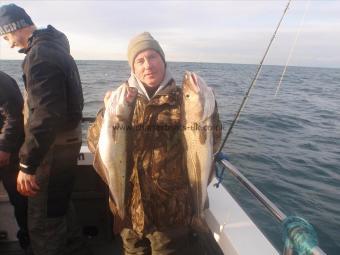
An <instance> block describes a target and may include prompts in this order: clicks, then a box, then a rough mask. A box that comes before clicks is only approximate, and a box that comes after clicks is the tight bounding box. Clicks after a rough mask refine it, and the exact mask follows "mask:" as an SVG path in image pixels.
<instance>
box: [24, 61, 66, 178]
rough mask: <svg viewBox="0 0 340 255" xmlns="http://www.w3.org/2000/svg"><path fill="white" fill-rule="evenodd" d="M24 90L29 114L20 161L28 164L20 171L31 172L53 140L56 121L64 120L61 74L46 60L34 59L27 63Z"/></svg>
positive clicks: (63, 91)
mask: <svg viewBox="0 0 340 255" xmlns="http://www.w3.org/2000/svg"><path fill="white" fill-rule="evenodd" d="M26 90H27V94H28V105H29V112H30V114H29V119H28V123H27V131H26V137H25V142H24V144H23V146H22V147H21V150H20V163H21V164H24V165H26V166H27V167H28V168H26V169H22V170H23V171H24V172H26V173H28V174H33V173H35V171H36V168H37V166H38V165H39V164H40V163H41V162H42V160H43V158H44V156H45V154H46V152H47V151H48V149H49V148H50V146H51V145H52V143H53V142H54V140H55V137H56V134H57V132H58V131H59V129H60V123H65V116H67V102H66V88H65V75H64V74H63V72H62V71H61V70H60V69H59V68H58V67H57V66H56V65H54V64H51V63H49V62H46V61H41V62H39V63H35V64H34V65H31V66H30V67H29V71H28V73H27V77H26Z"/></svg>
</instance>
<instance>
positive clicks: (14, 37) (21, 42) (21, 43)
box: [2, 30, 28, 49]
mask: <svg viewBox="0 0 340 255" xmlns="http://www.w3.org/2000/svg"><path fill="white" fill-rule="evenodd" d="M2 38H3V39H4V40H5V41H7V42H8V43H9V46H10V47H11V48H14V47H18V48H19V49H23V48H27V46H28V45H27V38H26V36H25V35H24V33H22V31H20V30H16V31H14V32H11V33H7V34H4V35H2Z"/></svg>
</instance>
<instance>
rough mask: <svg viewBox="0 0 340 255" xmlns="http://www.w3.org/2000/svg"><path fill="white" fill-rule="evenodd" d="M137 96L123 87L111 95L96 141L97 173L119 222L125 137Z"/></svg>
mask: <svg viewBox="0 0 340 255" xmlns="http://www.w3.org/2000/svg"><path fill="white" fill-rule="evenodd" d="M136 96H137V90H136V89H134V88H130V87H128V86H127V85H125V84H124V85H122V86H120V87H118V88H117V89H116V90H115V91H113V92H112V93H111V96H110V98H109V99H108V101H107V103H106V105H105V113H104V118H103V122H102V126H101V130H100V136H99V141H98V152H99V158H100V160H98V161H99V162H100V164H99V165H100V166H99V167H96V171H97V172H98V173H99V175H100V176H101V177H102V178H103V179H104V181H105V182H106V184H107V185H108V187H109V191H110V198H111V200H112V202H113V204H114V207H115V210H116V212H114V213H118V215H119V216H120V218H121V219H124V217H125V186H126V171H127V169H126V167H127V166H126V157H127V144H126V134H127V126H128V119H129V116H130V113H131V110H132V107H131V103H132V102H133V101H134V100H135V98H136ZM111 209H112V208H111Z"/></svg>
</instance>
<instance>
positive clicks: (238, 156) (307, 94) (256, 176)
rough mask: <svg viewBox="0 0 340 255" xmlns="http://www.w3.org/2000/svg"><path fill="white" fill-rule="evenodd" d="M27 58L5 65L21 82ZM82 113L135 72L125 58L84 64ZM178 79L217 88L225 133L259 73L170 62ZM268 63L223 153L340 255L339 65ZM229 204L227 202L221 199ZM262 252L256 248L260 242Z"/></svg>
mask: <svg viewBox="0 0 340 255" xmlns="http://www.w3.org/2000/svg"><path fill="white" fill-rule="evenodd" d="M20 63H21V61H4V60H1V61H0V69H1V70H2V71H5V72H6V73H8V74H10V75H11V76H13V77H14V78H15V79H16V80H17V81H18V83H19V84H20V86H21V87H22V86H23V83H22V79H21V70H20ZM77 63H78V67H79V70H80V75H81V79H82V82H83V89H84V97H85V108H84V116H95V114H96V112H97V110H98V109H99V108H100V107H101V105H102V99H103V97H104V94H105V92H106V91H107V90H109V89H114V88H115V87H117V86H118V85H119V84H121V83H122V82H123V81H125V80H126V79H127V78H128V76H129V67H128V64H127V62H119V61H78V62H77ZM169 67H170V70H171V71H172V73H173V74H174V76H175V78H176V81H177V83H178V84H181V81H182V77H183V73H184V70H191V71H196V72H198V73H199V74H200V75H201V76H202V77H203V78H204V79H205V80H206V81H207V83H208V84H209V85H210V86H211V87H213V88H214V90H215V92H216V95H217V102H218V106H219V112H220V118H221V120H222V121H223V124H224V132H226V131H227V129H228V127H229V125H230V123H231V121H232V119H233V117H234V115H235V113H236V111H237V109H238V107H239V105H240V103H241V100H242V98H243V96H244V94H245V91H246V90H247V88H248V86H249V84H250V82H251V79H252V77H253V75H254V73H255V70H256V66H255V65H234V64H208V63H169ZM282 69H283V67H279V66H265V67H264V68H263V71H262V74H261V75H260V77H259V80H258V82H257V84H256V87H255V89H254V90H253V92H252V94H251V96H250V99H249V101H248V104H247V106H246V107H245V109H244V112H243V113H242V114H241V117H240V120H239V122H238V123H237V125H236V126H235V127H234V130H233V133H232V135H231V137H230V138H229V140H228V142H227V144H226V146H225V148H224V152H226V153H227V154H228V155H229V157H230V160H231V162H232V163H233V164H234V165H236V166H237V167H238V168H239V169H240V170H241V172H242V173H243V174H244V175H245V176H246V177H247V178H249V180H251V181H252V182H253V183H254V184H255V185H256V186H257V187H258V188H259V189H260V190H261V191H262V192H263V193H264V194H265V195H267V196H268V197H269V199H270V200H272V201H273V202H274V203H275V204H276V205H277V206H278V207H279V208H280V209H281V210H282V211H283V212H284V213H285V214H287V215H298V216H301V217H303V218H305V219H307V220H308V221H309V222H310V223H312V224H313V225H314V226H315V227H316V230H317V233H318V236H319V242H320V246H321V248H322V249H323V250H324V251H326V252H327V254H329V255H338V254H340V103H339V102H340V69H326V68H305V67H289V68H288V70H287V72H286V75H285V78H284V80H283V83H282V85H281V89H280V92H279V94H278V96H277V97H276V98H275V97H274V94H275V90H276V87H277V84H278V81H279V79H280V75H281V73H282ZM225 178H226V180H225V185H226V186H227V187H228V188H229V189H230V191H231V192H232V194H233V195H234V196H235V197H236V199H237V200H238V201H239V202H240V203H241V204H242V206H243V207H244V208H245V211H246V212H247V213H248V214H249V215H250V216H251V217H252V218H253V219H254V220H255V222H256V223H257V224H258V225H259V226H260V228H261V229H262V230H263V231H264V233H265V234H266V235H267V237H268V238H269V239H270V240H271V241H272V242H273V243H274V245H275V246H276V247H277V248H278V249H279V250H282V246H283V243H282V240H281V239H282V238H281V229H280V225H279V224H278V223H277V222H276V221H275V220H273V218H272V217H271V215H269V214H268V213H267V212H266V211H265V209H263V208H262V206H260V205H259V203H258V202H257V201H256V200H255V199H254V198H253V197H252V196H251V195H249V194H248V192H246V191H245V190H244V189H243V188H242V186H240V185H239V184H238V183H237V181H235V180H234V178H233V177H230V176H228V175H227V174H226V176H225ZM221 203H223V201H221ZM254 251H256V247H254Z"/></svg>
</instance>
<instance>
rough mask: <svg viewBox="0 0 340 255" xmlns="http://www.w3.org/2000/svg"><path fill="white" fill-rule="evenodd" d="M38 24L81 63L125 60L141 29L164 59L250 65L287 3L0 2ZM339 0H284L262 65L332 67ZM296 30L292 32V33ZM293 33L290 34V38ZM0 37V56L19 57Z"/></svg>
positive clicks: (338, 60)
mask: <svg viewBox="0 0 340 255" xmlns="http://www.w3.org/2000/svg"><path fill="white" fill-rule="evenodd" d="M8 3H15V4H17V5H19V6H21V7H23V8H24V9H25V10H26V11H27V13H29V15H30V16H31V18H32V20H33V22H34V23H35V24H36V25H37V27H38V28H43V27H46V26H47V25H48V24H51V25H53V26H54V27H55V28H57V29H58V30H60V31H62V32H63V33H65V34H66V35H67V37H68V38H69V41H70V44H71V54H72V55H73V57H74V58H75V59H83V60H127V54H126V51H127V45H128V42H129V40H130V39H131V38H132V37H133V36H135V35H137V34H139V33H141V32H144V31H149V32H150V33H151V34H152V35H153V36H154V37H155V38H156V39H157V40H158V41H159V42H160V44H161V46H162V47H163V49H164V52H165V55H166V59H167V60H168V61H180V62H212V63H239V64H258V63H259V62H260V60H261V58H262V56H263V54H264V52H265V50H266V48H267V46H268V44H269V41H270V39H271V37H272V35H273V33H274V30H275V28H276V26H277V24H278V22H279V19H280V17H281V15H282V13H283V11H284V9H285V7H286V5H287V3H288V0H266V1H257V0H252V1H243V0H237V1H236V0H235V1H202V0H201V1H108V0H107V1H90V0H83V1H72V0H71V1H55V0H54V1H34V0H26V1H2V0H0V5H2V4H8ZM339 13H340V0H322V1H317V0H310V1H302V0H292V3H291V5H290V8H289V10H288V12H287V14H286V16H285V18H284V20H283V23H282V24H281V27H280V30H279V32H278V34H277V36H276V38H275V41H274V42H273V45H272V47H271V49H270V51H269V53H268V56H267V59H266V61H265V64H271V65H285V64H286V62H287V59H288V56H289V55H291V58H290V60H289V62H288V65H294V66H315V67H335V68H340V15H339ZM297 34H298V37H297ZM296 37H297V39H296ZM23 57H24V55H23V54H19V53H17V50H13V49H10V48H9V46H8V44H7V43H6V42H5V41H3V40H0V58H1V59H23Z"/></svg>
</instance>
